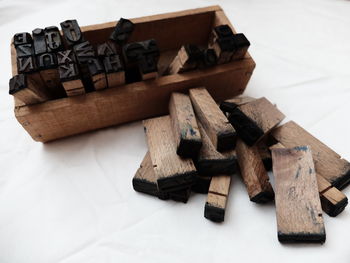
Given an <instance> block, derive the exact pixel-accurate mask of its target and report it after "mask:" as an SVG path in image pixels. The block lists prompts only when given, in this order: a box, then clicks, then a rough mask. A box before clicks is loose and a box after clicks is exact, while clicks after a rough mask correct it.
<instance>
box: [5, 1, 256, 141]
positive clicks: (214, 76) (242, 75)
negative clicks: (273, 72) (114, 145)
mask: <svg viewBox="0 0 350 263" xmlns="http://www.w3.org/2000/svg"><path fill="white" fill-rule="evenodd" d="M131 21H132V22H133V23H135V31H134V32H133V34H132V37H131V39H130V40H129V41H130V42H133V41H141V40H146V39H150V38H154V39H156V40H157V43H158V45H159V48H160V51H161V56H160V61H159V68H160V69H161V68H164V67H166V66H167V65H168V64H169V63H170V61H171V60H172V59H173V58H174V57H175V55H176V53H177V51H178V50H179V48H180V47H181V45H183V44H186V43H191V44H198V45H206V44H207V42H208V39H209V36H210V33H211V31H212V28H213V27H214V26H217V25H220V24H229V25H231V24H230V22H229V20H228V19H227V17H226V15H225V13H224V12H223V11H222V9H221V8H220V7H219V6H210V7H205V8H198V9H192V10H186V11H181V12H174V13H167V14H161V15H155V16H147V17H141V18H135V19H131ZM115 25H116V22H110V23H104V24H99V25H91V26H85V27H82V28H81V30H82V32H83V34H84V37H85V38H86V39H87V40H88V41H90V42H91V43H92V44H93V45H96V44H98V43H103V42H105V41H106V40H107V39H108V37H109V35H110V33H111V31H112V29H113V28H114V26H115ZM231 27H232V25H231ZM232 29H233V30H234V28H232ZM248 38H249V36H248ZM11 59H12V74H13V75H16V74H17V65H16V50H15V48H14V45H13V43H12V44H11ZM254 68H255V62H254V60H253V59H252V58H251V56H250V55H249V54H248V53H247V54H246V56H245V58H244V59H242V60H237V61H232V62H230V63H227V64H221V65H217V66H215V67H212V68H209V69H203V70H193V71H190V72H186V73H182V74H175V75H169V76H164V77H159V78H158V79H155V80H147V81H142V82H136V83H131V84H127V85H123V86H119V87H114V88H109V89H105V90H102V91H96V92H91V93H87V94H84V95H81V96H75V97H68V98H62V99H57V100H52V101H47V102H44V103H40V104H35V105H24V104H23V103H20V102H18V101H15V116H16V118H17V120H18V121H19V123H20V124H21V125H22V126H23V128H24V129H25V130H26V131H27V132H28V133H29V134H30V136H31V137H32V138H33V139H34V140H35V141H40V142H48V141H51V140H55V139H58V138H63V137H67V136H70V135H74V134H79V133H83V132H87V131H91V130H96V129H99V128H104V127H108V126H111V125H117V124H122V123H127V122H131V121H137V120H142V119H146V118H150V117H154V116H159V115H163V114H167V113H168V102H169V98H170V94H171V92H173V91H186V90H188V89H189V88H191V87H196V86H205V87H206V88H207V89H208V91H209V92H210V93H211V95H212V96H213V97H214V99H215V100H217V101H221V100H223V99H227V98H230V97H233V96H236V95H239V94H241V93H243V91H244V89H245V87H246V85H247V83H248V81H249V79H250V77H251V75H252V73H253V70H254Z"/></svg>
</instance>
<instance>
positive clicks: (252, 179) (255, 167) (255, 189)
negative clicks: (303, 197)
mask: <svg viewBox="0 0 350 263" xmlns="http://www.w3.org/2000/svg"><path fill="white" fill-rule="evenodd" d="M236 153H237V161H238V165H239V168H240V172H241V176H242V179H243V182H244V184H245V186H246V188H247V192H248V195H249V198H250V201H252V202H256V203H265V202H268V201H271V200H273V198H274V191H273V189H272V186H271V184H270V182H269V177H268V175H267V172H266V170H265V167H264V164H263V162H262V160H261V157H260V155H259V151H258V149H257V147H256V146H251V147H249V146H247V145H246V144H245V143H244V142H243V141H242V140H241V139H238V140H237V145H236Z"/></svg>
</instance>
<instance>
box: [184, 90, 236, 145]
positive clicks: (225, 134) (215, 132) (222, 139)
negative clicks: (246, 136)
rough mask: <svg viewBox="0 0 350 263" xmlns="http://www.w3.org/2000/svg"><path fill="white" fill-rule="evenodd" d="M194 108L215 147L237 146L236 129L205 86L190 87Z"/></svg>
mask: <svg viewBox="0 0 350 263" xmlns="http://www.w3.org/2000/svg"><path fill="white" fill-rule="evenodd" d="M189 94H190V97H191V101H192V105H193V108H194V110H195V112H196V116H197V118H198V121H200V122H201V124H202V126H203V128H204V130H205V131H206V133H207V135H208V137H209V138H210V140H211V142H212V143H213V145H214V147H215V148H216V149H217V150H219V151H225V150H230V149H233V148H234V147H235V143H236V131H235V129H234V128H233V127H232V125H231V124H230V123H229V122H228V120H227V118H226V116H225V115H224V114H223V112H222V111H221V110H220V108H219V106H218V105H217V104H216V102H215V101H214V99H213V98H212V97H211V96H210V94H209V92H208V91H207V90H206V89H205V88H195V89H190V90H189Z"/></svg>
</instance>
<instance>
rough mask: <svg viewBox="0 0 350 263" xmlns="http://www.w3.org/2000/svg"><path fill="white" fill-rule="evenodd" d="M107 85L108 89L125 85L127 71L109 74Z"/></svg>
mask: <svg viewBox="0 0 350 263" xmlns="http://www.w3.org/2000/svg"><path fill="white" fill-rule="evenodd" d="M106 78H107V84H108V87H109V88H110V87H118V86H121V85H124V84H125V71H121V72H115V73H107V74H106Z"/></svg>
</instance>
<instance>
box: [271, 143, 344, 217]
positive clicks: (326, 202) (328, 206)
mask: <svg viewBox="0 0 350 263" xmlns="http://www.w3.org/2000/svg"><path fill="white" fill-rule="evenodd" d="M284 148H285V147H284V145H283V144H281V143H276V144H275V145H272V146H271V147H270V149H284ZM311 151H312V150H311ZM316 180H317V185H318V192H319V194H320V199H321V205H322V209H323V211H324V212H326V213H327V214H328V215H329V216H333V217H334V216H337V215H339V214H340V213H341V212H343V210H344V209H345V207H346V206H347V204H348V198H347V197H346V195H345V194H343V193H342V192H341V191H339V190H338V189H337V188H335V187H333V186H332V185H331V184H330V183H329V182H328V181H327V180H326V179H325V178H324V177H322V176H321V175H320V174H319V173H317V172H316Z"/></svg>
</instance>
